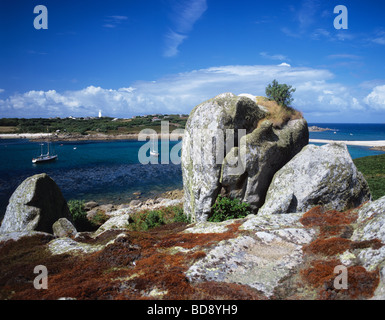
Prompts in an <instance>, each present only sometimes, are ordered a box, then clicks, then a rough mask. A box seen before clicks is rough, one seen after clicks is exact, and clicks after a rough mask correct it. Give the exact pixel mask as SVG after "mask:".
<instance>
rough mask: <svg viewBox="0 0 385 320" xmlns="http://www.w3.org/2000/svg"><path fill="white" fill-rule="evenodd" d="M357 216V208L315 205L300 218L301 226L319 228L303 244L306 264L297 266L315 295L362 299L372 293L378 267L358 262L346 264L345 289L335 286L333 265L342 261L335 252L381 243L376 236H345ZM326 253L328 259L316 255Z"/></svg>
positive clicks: (377, 246) (376, 245)
mask: <svg viewBox="0 0 385 320" xmlns="http://www.w3.org/2000/svg"><path fill="white" fill-rule="evenodd" d="M356 220H357V210H348V211H346V212H338V211H335V210H329V211H325V210H324V209H323V208H321V207H315V208H313V209H311V210H309V211H308V212H306V213H305V214H304V215H303V217H302V218H301V219H300V222H301V223H302V224H303V225H304V226H305V227H308V228H310V227H313V228H317V227H318V228H319V233H318V238H317V239H315V240H314V241H313V242H311V243H310V244H308V245H306V246H304V247H303V252H304V260H305V261H308V262H307V265H309V264H310V267H303V268H302V270H300V275H301V277H302V278H303V279H304V280H305V282H306V283H307V284H309V285H310V286H311V287H313V288H315V289H316V290H317V292H318V298H319V299H328V300H330V299H366V298H370V297H372V296H373V294H374V291H375V289H376V288H377V286H378V283H379V271H378V270H375V271H372V272H369V271H367V270H366V269H365V268H364V267H362V266H359V265H358V266H349V267H347V275H348V277H347V282H348V288H347V289H336V288H335V286H334V280H335V278H336V276H337V274H335V273H334V268H335V267H336V266H338V265H342V263H341V261H340V260H339V259H337V258H336V257H335V256H336V255H337V254H341V253H343V252H345V251H346V250H355V249H364V248H369V247H370V248H372V249H379V248H381V247H382V246H383V244H382V243H381V241H380V240H379V239H372V240H364V241H352V240H350V239H347V238H349V237H350V235H351V233H352V230H353V228H352V226H351V224H352V223H354V222H355V221H356ZM322 256H324V257H325V256H326V257H327V258H328V260H324V259H319V257H322Z"/></svg>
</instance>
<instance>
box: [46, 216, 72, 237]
mask: <svg viewBox="0 0 385 320" xmlns="http://www.w3.org/2000/svg"><path fill="white" fill-rule="evenodd" d="M52 230H53V234H54V236H55V237H58V238H62V237H70V238H71V237H74V236H75V235H76V233H77V230H76V228H75V226H74V225H73V224H72V223H71V222H70V221H69V220H68V219H66V218H60V219H59V220H58V221H56V222H55V223H54V224H53V225H52Z"/></svg>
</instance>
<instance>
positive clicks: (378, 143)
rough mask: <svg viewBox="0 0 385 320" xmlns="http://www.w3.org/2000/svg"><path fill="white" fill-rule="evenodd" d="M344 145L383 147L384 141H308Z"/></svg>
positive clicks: (310, 141) (310, 140)
mask: <svg viewBox="0 0 385 320" xmlns="http://www.w3.org/2000/svg"><path fill="white" fill-rule="evenodd" d="M334 142H336V143H344V144H346V145H349V146H362V147H385V140H375V141H348V140H324V139H309V143H334Z"/></svg>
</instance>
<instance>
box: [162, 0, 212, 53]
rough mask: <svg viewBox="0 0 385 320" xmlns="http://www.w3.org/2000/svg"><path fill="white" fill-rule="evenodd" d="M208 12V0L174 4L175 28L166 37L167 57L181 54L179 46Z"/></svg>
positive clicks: (193, 0) (165, 50)
mask: <svg viewBox="0 0 385 320" xmlns="http://www.w3.org/2000/svg"><path fill="white" fill-rule="evenodd" d="M206 10H207V3H206V0H184V1H182V2H175V3H174V6H173V8H172V11H173V12H172V18H171V19H172V22H173V23H174V28H173V29H170V30H169V31H168V32H167V33H166V35H165V49H164V56H165V57H174V56H176V55H177V54H178V53H179V50H178V48H179V46H180V45H181V44H182V43H183V41H184V40H185V39H186V38H187V34H188V33H189V32H191V30H192V29H193V26H194V24H195V23H196V22H197V21H198V20H199V19H200V17H201V16H202V15H203V13H205V11H206Z"/></svg>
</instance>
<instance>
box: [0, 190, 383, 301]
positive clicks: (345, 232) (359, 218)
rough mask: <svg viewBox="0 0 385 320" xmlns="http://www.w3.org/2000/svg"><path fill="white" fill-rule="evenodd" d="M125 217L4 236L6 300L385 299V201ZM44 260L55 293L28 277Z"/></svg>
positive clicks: (0, 276) (1, 269) (1, 283)
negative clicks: (68, 232) (136, 226)
mask: <svg viewBox="0 0 385 320" xmlns="http://www.w3.org/2000/svg"><path fill="white" fill-rule="evenodd" d="M125 215H126V214H124V213H123V212H122V213H121V218H122V219H124V218H126V217H125ZM117 217H119V214H118V213H116V214H114V215H111V218H110V220H111V223H110V226H109V227H108V228H106V229H105V230H104V231H103V232H100V230H99V232H80V233H77V235H76V236H75V237H72V238H69V237H63V238H56V239H53V236H52V235H49V234H47V233H42V232H35V231H32V232H24V233H22V232H18V233H8V234H5V235H2V236H0V288H1V290H0V297H1V298H2V299H5V298H6V299H58V298H60V297H69V298H74V299H143V298H145V299H306V300H308V299H332V300H333V299H384V298H385V296H384V294H385V269H384V267H385V250H384V248H385V246H384V242H385V233H384V232H383V228H382V226H383V225H384V224H385V197H383V198H381V199H379V200H377V201H371V202H368V203H366V204H364V205H363V206H361V207H359V208H356V209H353V210H349V211H345V212H338V211H335V210H327V209H325V208H322V207H319V206H318V207H315V208H312V209H311V210H310V211H308V212H306V213H290V214H271V215H253V214H251V215H248V216H247V217H246V218H244V219H237V220H228V221H224V222H220V223H210V222H207V221H202V222H199V223H194V224H186V223H176V224H174V225H170V226H168V225H165V226H163V227H159V228H157V229H154V230H150V231H148V232H134V231H129V230H128V229H127V226H124V225H116V226H115V227H114V226H113V224H114V223H113V222H114V219H115V218H117ZM42 259H43V261H44V264H45V265H46V266H47V268H48V270H49V271H50V278H49V288H50V289H49V290H36V289H34V288H33V286H32V285H31V281H30V280H28V279H29V277H30V274H31V270H33V268H34V266H35V265H37V264H39V263H41V261H42ZM335 267H339V268H341V267H343V268H346V271H347V275H348V278H347V279H348V289H339V288H336V287H335V285H334V280H335V279H336V276H337V274H336V273H335V272H334V270H335ZM23 279H25V280H23ZM79 283H81V286H79Z"/></svg>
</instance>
